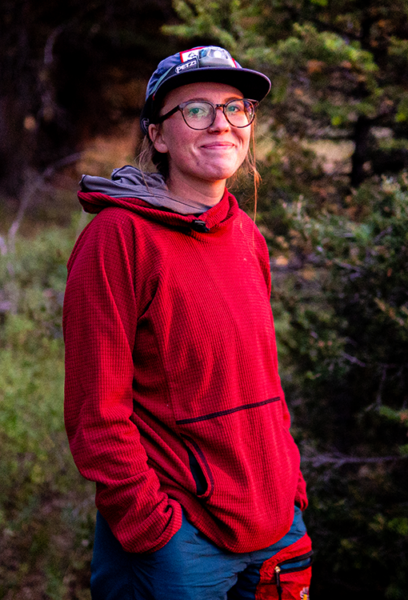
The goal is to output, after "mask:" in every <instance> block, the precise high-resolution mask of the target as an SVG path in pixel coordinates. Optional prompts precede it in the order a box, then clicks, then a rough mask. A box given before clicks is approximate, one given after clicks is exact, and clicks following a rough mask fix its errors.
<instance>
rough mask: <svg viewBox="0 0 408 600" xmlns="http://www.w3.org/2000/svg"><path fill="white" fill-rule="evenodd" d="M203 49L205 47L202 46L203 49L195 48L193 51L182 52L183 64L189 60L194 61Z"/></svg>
mask: <svg viewBox="0 0 408 600" xmlns="http://www.w3.org/2000/svg"><path fill="white" fill-rule="evenodd" d="M202 49H203V46H201V48H193V49H192V50H185V51H184V52H180V58H181V62H183V63H185V62H187V61H188V60H192V59H193V58H198V55H199V53H200V50H202Z"/></svg>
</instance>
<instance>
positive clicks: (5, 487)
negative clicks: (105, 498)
mask: <svg viewBox="0 0 408 600" xmlns="http://www.w3.org/2000/svg"><path fill="white" fill-rule="evenodd" d="M72 243H73V236H72V233H71V232H69V233H68V232H63V233H62V232H61V230H51V231H46V232H45V233H42V234H40V235H37V236H35V237H34V238H32V239H29V240H28V239H27V240H25V239H21V240H19V242H18V244H17V249H16V254H14V255H6V256H2V257H1V258H0V293H1V299H2V300H4V301H7V303H8V306H9V307H10V310H8V311H7V312H6V313H3V315H2V321H1V322H0V406H1V411H0V445H1V449H2V452H1V457H0V478H1V482H2V484H1V487H0V530H1V534H2V535H1V539H2V541H1V552H2V561H1V562H2V565H1V567H0V581H1V583H0V596H1V597H5V596H6V597H7V598H20V597H21V594H22V590H23V589H24V587H30V588H32V589H33V593H34V594H37V596H36V597H40V596H41V597H44V598H50V599H54V598H55V599H56V600H57V599H58V600H61V599H63V598H68V597H71V592H74V590H75V589H78V587H82V583H81V578H82V577H83V571H84V569H85V568H87V567H88V568H89V561H90V547H91V545H92V544H91V542H92V535H93V533H92V530H93V515H92V512H93V511H92V512H91V510H90V509H92V505H93V497H92V485H91V484H89V483H87V482H84V481H83V480H82V479H81V478H80V476H79V475H78V473H77V470H76V468H75V466H74V464H73V461H72V458H71V455H70V452H69V447H68V444H67V440H66V435H65V431H64V422H63V378H64V351H63V340H62V335H61V310H62V300H63V292H64V287H65V279H66V267H65V264H66V261H67V257H68V255H69V251H70V248H71V247H72ZM0 316H1V315H0ZM79 593H80V594H81V592H79ZM68 595H69V596H68ZM75 597H78V598H79V597H81V598H84V599H85V598H86V597H88V596H87V595H82V596H81V595H79V596H75Z"/></svg>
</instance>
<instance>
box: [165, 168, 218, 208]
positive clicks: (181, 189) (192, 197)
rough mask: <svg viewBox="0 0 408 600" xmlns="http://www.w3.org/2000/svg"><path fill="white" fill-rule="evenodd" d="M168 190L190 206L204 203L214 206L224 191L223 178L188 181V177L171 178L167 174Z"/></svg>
mask: <svg viewBox="0 0 408 600" xmlns="http://www.w3.org/2000/svg"><path fill="white" fill-rule="evenodd" d="M166 183H167V187H168V188H169V191H170V192H171V193H172V194H174V195H175V196H178V197H179V198H182V199H183V200H185V201H186V202H187V203H188V204H189V205H190V206H194V205H195V204H197V206H198V205H201V206H202V205H203V204H204V205H206V206H209V207H210V206H215V205H216V204H218V202H219V201H220V200H221V198H222V197H223V195H224V191H225V180H218V181H213V182H211V181H200V180H198V181H197V180H194V181H189V180H188V179H183V180H180V179H178V178H175V179H172V177H171V176H169V178H168V180H167V182H166Z"/></svg>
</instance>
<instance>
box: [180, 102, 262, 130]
mask: <svg viewBox="0 0 408 600" xmlns="http://www.w3.org/2000/svg"><path fill="white" fill-rule="evenodd" d="M215 111H216V108H215V106H214V105H213V104H210V102H205V101H191V102H188V103H187V104H186V105H185V106H184V107H183V117H184V120H185V122H186V123H187V125H188V126H189V127H191V128H192V129H207V127H210V126H211V125H212V124H213V122H214V120H215ZM223 111H224V115H225V118H226V119H227V121H228V122H229V123H230V124H231V125H233V126H234V127H247V125H250V123H252V121H253V119H254V116H255V108H254V105H253V104H252V102H250V101H249V100H230V101H229V102H226V103H225V104H224V106H223Z"/></svg>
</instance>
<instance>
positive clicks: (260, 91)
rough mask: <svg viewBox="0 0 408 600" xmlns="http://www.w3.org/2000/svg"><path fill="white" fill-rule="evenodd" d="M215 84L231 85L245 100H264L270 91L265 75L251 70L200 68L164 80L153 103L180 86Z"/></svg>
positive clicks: (269, 84) (268, 81) (269, 83)
mask: <svg viewBox="0 0 408 600" xmlns="http://www.w3.org/2000/svg"><path fill="white" fill-rule="evenodd" d="M201 81H202V82H206V81H208V82H215V83H225V84H226V85H231V86H232V87H235V88H237V89H238V90H240V91H241V92H242V94H243V95H244V97H245V98H250V99H251V100H258V102H260V101H261V100H263V98H265V96H266V95H267V93H268V92H269V90H270V89H271V82H270V80H269V78H268V77H267V76H266V75H263V73H259V72H258V71H252V70H251V69H239V68H237V69H234V68H228V67H208V68H206V67H202V68H200V69H192V70H191V71H185V72H184V73H178V74H176V75H173V76H172V77H169V78H168V79H166V81H164V82H163V84H162V85H161V86H160V87H159V89H158V90H157V93H156V94H155V96H154V101H157V100H158V99H159V98H163V96H165V95H166V94H168V93H169V92H170V91H171V90H174V89H175V88H178V87H180V86H182V85H187V84H189V83H198V82H201Z"/></svg>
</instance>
